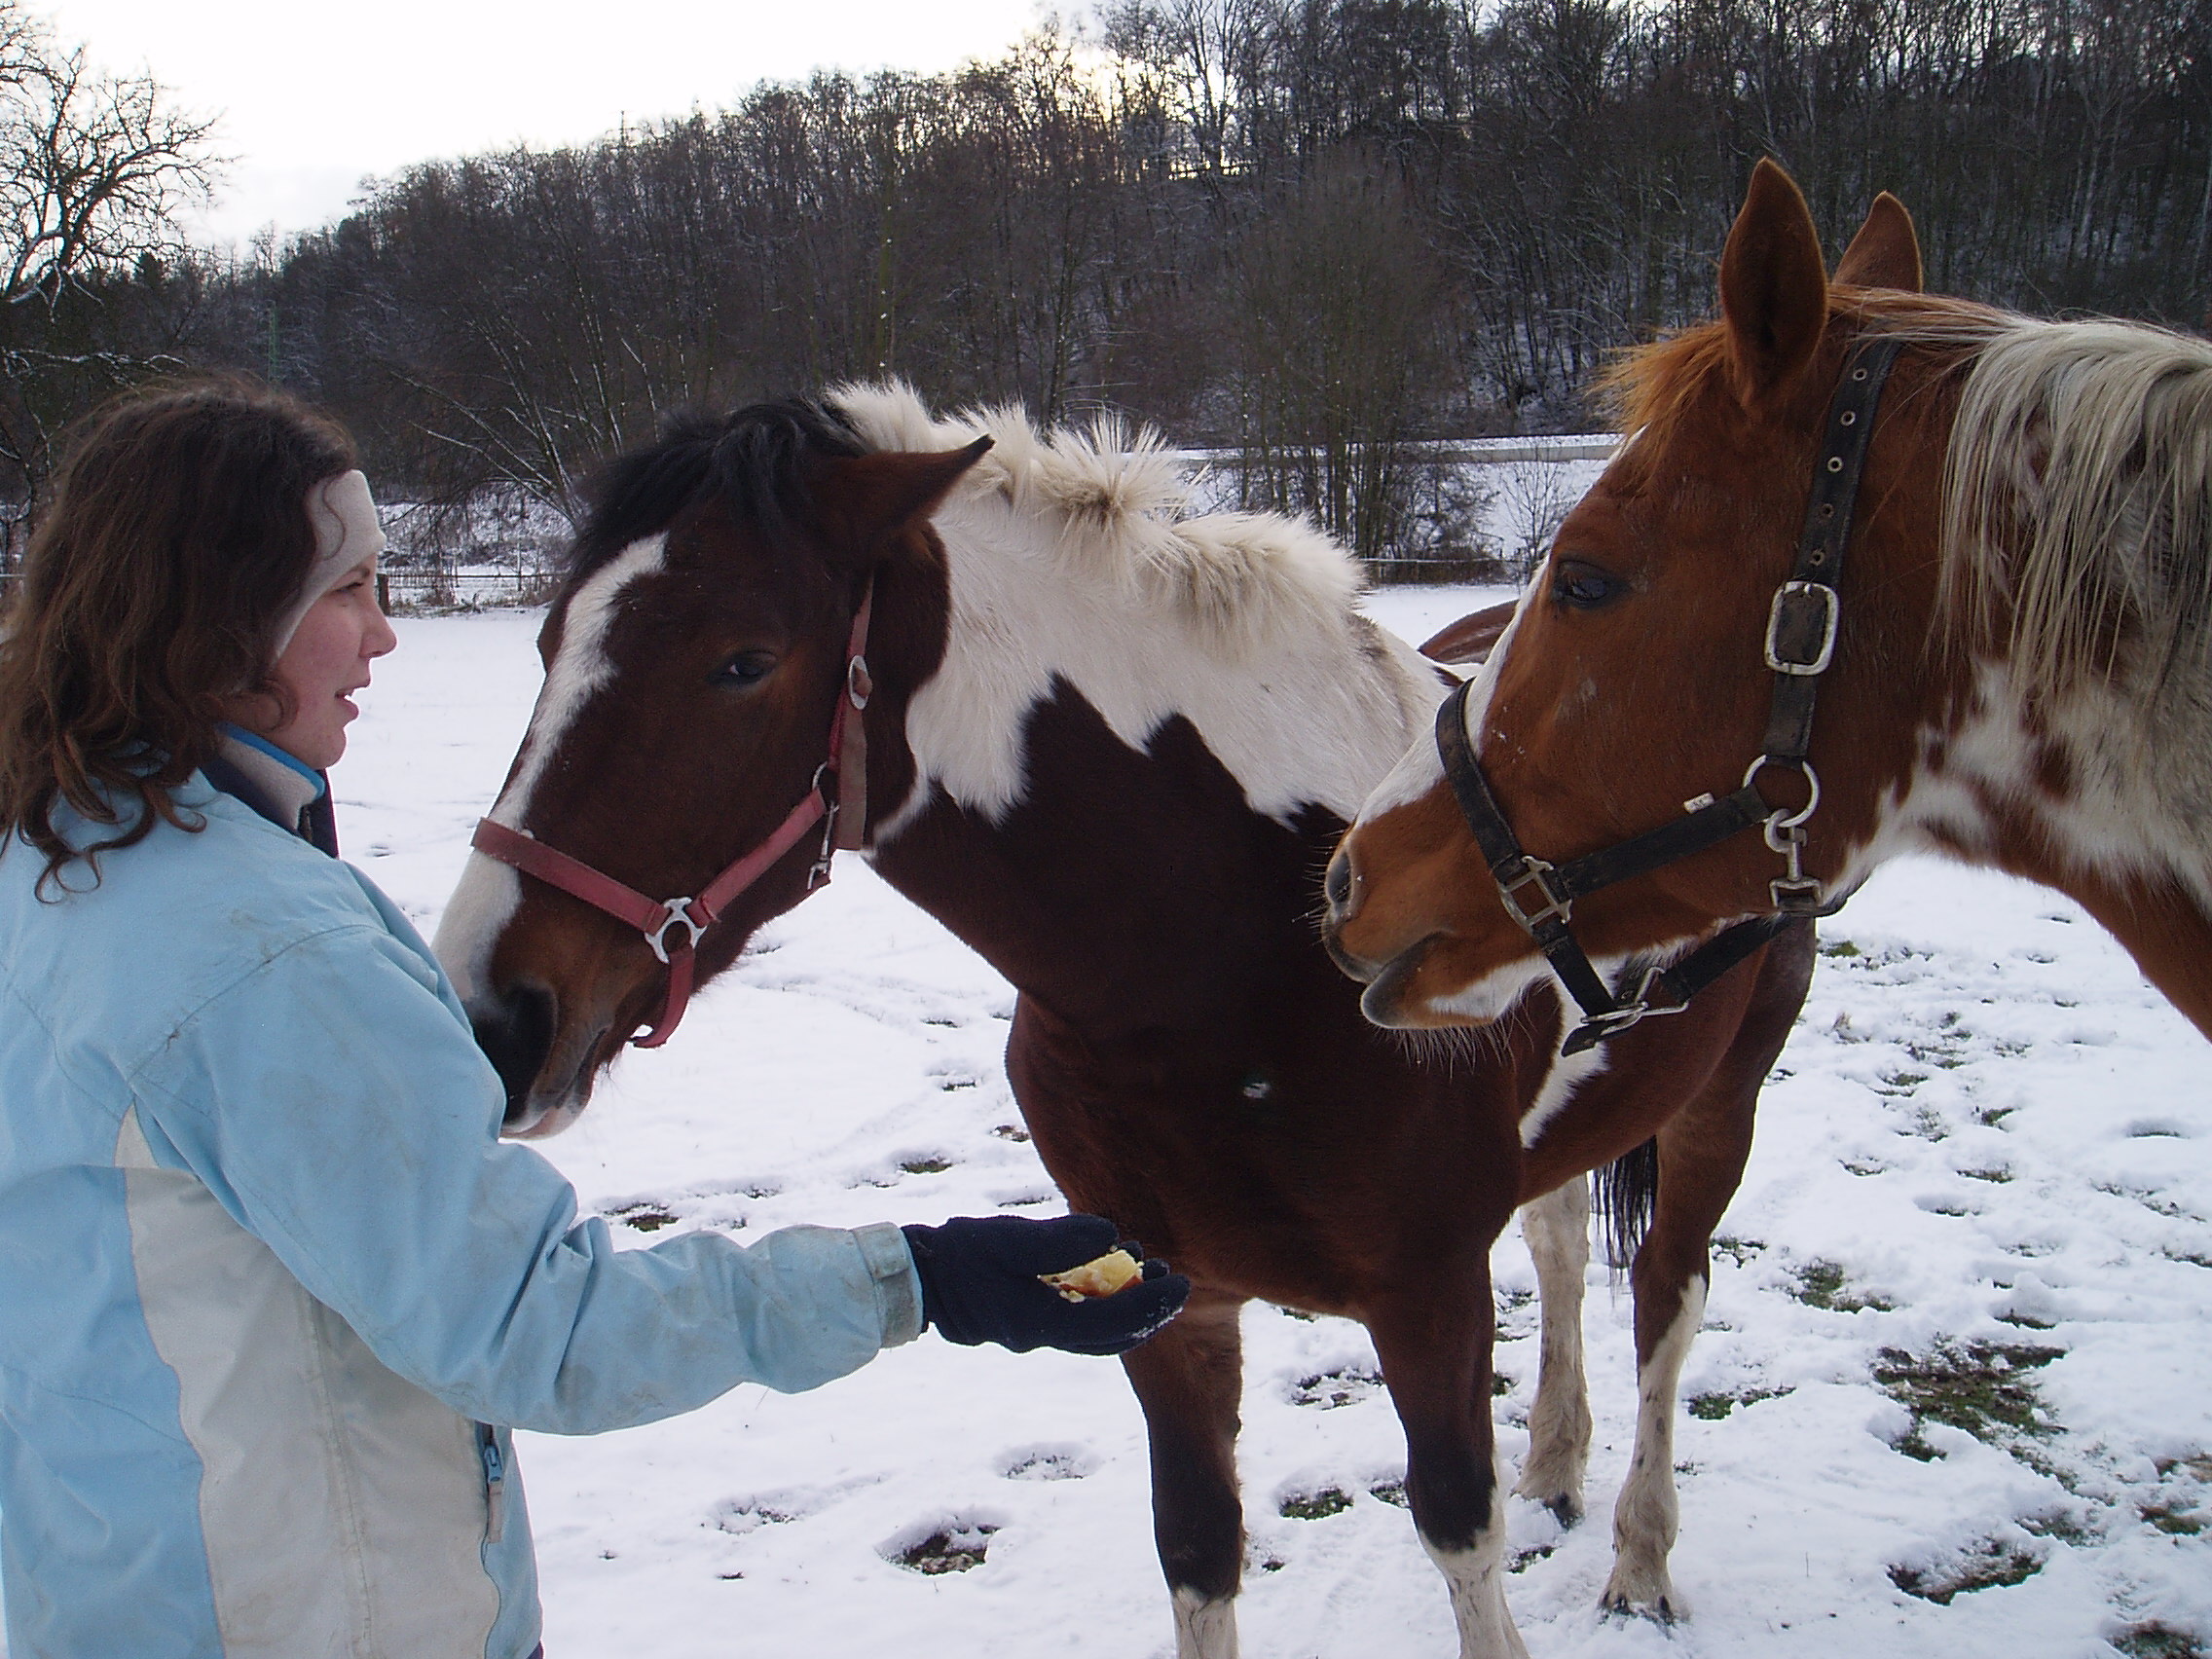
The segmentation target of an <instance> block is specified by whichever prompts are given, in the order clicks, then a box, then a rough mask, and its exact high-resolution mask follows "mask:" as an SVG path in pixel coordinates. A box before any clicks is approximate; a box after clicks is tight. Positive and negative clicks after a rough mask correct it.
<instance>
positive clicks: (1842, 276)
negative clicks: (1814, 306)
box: [1835, 190, 1920, 294]
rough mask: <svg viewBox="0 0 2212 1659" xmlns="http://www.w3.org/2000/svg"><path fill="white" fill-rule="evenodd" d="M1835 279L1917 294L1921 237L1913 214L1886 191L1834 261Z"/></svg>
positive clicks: (1863, 286) (1856, 284)
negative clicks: (1915, 227) (1855, 234)
mask: <svg viewBox="0 0 2212 1659" xmlns="http://www.w3.org/2000/svg"><path fill="white" fill-rule="evenodd" d="M1835 279H1836V280H1837V281H1838V282H1849V283H1851V284H1852V285H1853V286H1854V287H1858V288H1902V289H1903V290H1904V291H1905V292H1906V293H1908V294H1917V293H1919V292H1920V238H1919V237H1918V236H1917V235H1915V234H1914V232H1913V229H1912V215H1911V214H1910V213H1907V212H1906V211H1905V210H1904V203H1901V202H1899V200H1898V199H1897V198H1896V197H1894V196H1892V195H1891V194H1890V193H1889V192H1888V191H1886V190H1885V191H1883V192H1882V194H1881V195H1879V196H1877V197H1875V198H1874V205H1873V206H1871V207H1869V208H1867V209H1866V222H1865V223H1864V224H1863V225H1861V226H1860V227H1859V234H1858V235H1857V236H1855V237H1853V238H1852V239H1851V245H1850V246H1849V247H1847V248H1845V249H1844V250H1843V257H1842V258H1841V259H1839V260H1837V261H1836V266H1835Z"/></svg>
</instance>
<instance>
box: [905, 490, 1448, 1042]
mask: <svg viewBox="0 0 2212 1659" xmlns="http://www.w3.org/2000/svg"><path fill="white" fill-rule="evenodd" d="M946 540H947V542H948V543H951V544H952V545H951V549H950V553H949V557H948V565H949V567H950V570H949V572H948V578H947V583H948V585H947V590H946V597H945V604H946V611H945V616H946V621H945V625H944V633H943V638H944V641H945V646H944V651H943V655H942V658H941V659H940V661H939V662H938V663H937V664H936V666H935V668H934V671H933V672H932V673H931V674H930V675H929V676H928V677H927V679H926V680H925V681H924V682H922V683H921V684H920V685H919V686H917V688H916V689H915V691H914V693H913V695H912V697H911V698H910V700H909V701H908V702H907V703H906V705H905V709H904V716H903V737H904V739H905V742H904V745H903V750H904V755H903V759H905V760H908V761H910V763H911V767H912V771H911V774H910V775H911V778H912V783H911V786H910V788H909V790H908V792H907V794H906V798H905V800H904V802H903V805H902V806H900V807H899V808H898V809H897V810H896V811H895V812H892V813H890V814H888V815H887V817H886V818H885V819H883V820H881V821H879V823H878V828H877V833H876V837H875V839H876V845H877V849H878V850H877V858H876V863H877V867H878V868H879V869H880V870H881V871H882V873H883V874H884V875H885V877H886V878H887V879H888V880H890V881H891V882H892V883H893V885H895V886H897V887H899V888H900V889H901V890H902V891H903V892H905V893H906V894H907V895H908V896H909V897H911V898H912V899H914V900H915V901H916V902H917V903H920V904H921V905H922V906H923V907H924V908H925V909H928V910H930V911H931V912H933V913H934V914H936V915H937V916H938V917H939V918H940V920H942V921H943V922H944V923H945V924H946V925H947V926H949V927H950V928H952V930H953V931H954V932H955V933H957V934H959V935H960V936H961V937H962V938H963V939H964V940H967V941H968V942H969V943H970V944H971V945H973V946H974V947H975V948H976V949H977V951H979V952H980V953H981V954H982V955H983V956H985V957H986V958H987V959H989V960H990V961H991V962H992V963H993V964H994V965H995V966H996V967H998V968H999V970H1000V971H1001V972H1002V973H1004V974H1006V975H1007V977H1009V978H1010V979H1012V980H1013V981H1014V984H1015V985H1016V986H1017V987H1019V988H1020V989H1021V990H1022V991H1023V992H1025V993H1027V994H1029V995H1032V996H1034V997H1036V998H1037V999H1038V1000H1039V1001H1041V1002H1043V1003H1044V1004H1045V1005H1046V1006H1048V1007H1050V1008H1051V1009H1052V1010H1054V1012H1056V1013H1058V1014H1061V1015H1062V1017H1064V1018H1066V1019H1068V1020H1069V1021H1070V1022H1071V1023H1073V1024H1075V1025H1076V1026H1078V1027H1079V1028H1081V1029H1084V1030H1087V1031H1108V1030H1111V1029H1114V1028H1116V1027H1123V1028H1150V1027H1156V1026H1160V1025H1185V1024H1192V1023H1198V1022H1204V1021H1207V1020H1219V1019H1236V1018H1244V1017H1256V1016H1257V1015H1256V1011H1258V1010H1259V1009H1261V1008H1263V1007H1264V1006H1265V1005H1266V1003H1267V1002H1268V1001H1269V1000H1270V999H1271V998H1279V997H1280V996H1281V995H1283V994H1284V993H1285V987H1286V986H1287V985H1288V984H1290V983H1292V982H1294V981H1295V982H1297V983H1299V984H1305V983H1308V982H1309V981H1311V982H1324V981H1328V980H1330V979H1332V978H1333V970H1331V969H1329V967H1328V965H1327V963H1326V960H1325V958H1323V957H1322V955H1321V953H1320V949H1319V944H1318V938H1317V935H1316V934H1315V932H1314V929H1313V925H1312V920H1311V917H1312V912H1313V910H1314V908H1315V907H1316V905H1317V903H1318V883H1319V878H1320V869H1321V866H1322V864H1323V862H1324V861H1325V860H1326V857H1327V853H1328V849H1329V848H1330V846H1332V845H1333V843H1334V839H1335V836H1336V834H1337V833H1338V832H1339V831H1340V830H1341V829H1342V827H1343V825H1344V823H1345V822H1346V820H1348V819H1349V818H1350V817H1351V816H1352V814H1353V813H1354V812H1356V810H1357V808H1358V805H1359V802H1360V801H1361V800H1362V799H1363V798H1364V797H1365V795H1366V793H1367V792H1368V791H1369V790H1370V789H1372V788H1373V786H1374V785H1375V783H1376V782H1377V781H1379V780H1380V778H1381V777H1382V776H1383V773H1384V772H1386V771H1387V770H1388V769H1389V767H1390V766H1391V765H1392V764H1393V763H1394V762H1395V760H1396V759H1397V757H1398V756H1399V755H1400V754H1401V753H1402V752H1403V750H1404V748H1405V746H1406V744H1407V743H1408V742H1409V741H1410V740H1411V735H1412V733H1413V731H1414V729H1416V727H1417V726H1418V725H1419V722H1420V720H1421V719H1425V717H1426V712H1427V705H1428V704H1429V703H1431V702H1433V701H1434V699H1435V697H1436V696H1437V695H1440V690H1438V689H1437V688H1435V687H1434V686H1433V682H1431V681H1429V680H1428V679H1427V677H1425V676H1423V675H1421V674H1420V673H1419V670H1418V669H1413V668H1409V666H1408V665H1407V663H1406V662H1405V660H1404V658H1405V655H1406V654H1407V653H1406V652H1405V650H1404V647H1402V646H1400V645H1396V643H1395V642H1387V641H1383V640H1379V639H1378V638H1377V637H1376V635H1375V632H1374V630H1372V629H1371V628H1370V627H1368V625H1366V624H1365V623H1364V622H1360V621H1357V620H1355V619H1350V618H1349V617H1348V616H1347V615H1346V614H1344V613H1342V611H1341V608H1340V612H1339V613H1338V614H1337V615H1335V616H1333V617H1332V616H1331V615H1329V614H1327V613H1326V612H1320V611H1318V610H1317V611H1316V612H1315V613H1314V614H1311V615H1309V616H1307V617H1306V618H1305V619H1304V620H1303V621H1302V622H1301V623H1299V625H1298V628H1296V629H1292V628H1285V629H1284V630H1283V631H1282V634H1281V637H1278V638H1273V639H1267V638H1262V639H1259V640H1256V641H1255V640H1246V641H1243V642H1242V643H1241V644H1240V645H1238V646H1236V647H1235V648H1231V647H1230V646H1229V645H1224V644H1222V643H1221V642H1220V641H1218V640H1215V641H1209V640H1208V639H1207V638H1206V637H1205V633H1204V630H1203V629H1201V628H1199V627H1198V626H1196V625H1188V624H1185V623H1183V622H1182V621H1181V620H1180V619H1178V618H1175V617H1164V618H1163V617H1161V616H1158V615H1154V614H1148V613H1147V612H1146V611H1145V610H1144V609H1143V608H1140V607H1135V606H1132V605H1131V604H1130V603H1129V601H1128V599H1127V598H1126V596H1125V595H1121V596H1117V595H1115V594H1114V593H1113V592H1112V591H1111V589H1110V588H1104V587H1103V585H1102V589H1101V591H1095V592H1087V591H1086V590H1085V589H1084V587H1083V585H1082V584H1081V583H1060V584H1057V585H1046V584H1041V583H1040V581H1039V579H1038V574H1037V571H1038V565H1037V563H1036V562H1034V561H1031V562H1028V563H1027V564H1026V565H1025V564H1024V563H1023V562H1022V561H1018V560H1011V559H1006V558H999V557H994V556H993V554H992V553H991V552H990V551H989V550H988V549H982V550H978V549H977V547H975V546H973V545H970V546H968V547H965V548H964V547H962V546H961V545H960V543H959V541H958V539H957V531H956V530H955V531H954V532H952V533H948V534H947V535H946ZM1117 599H1118V600H1119V603H1115V601H1116V600H1117ZM1301 994H1304V993H1303V992H1302V993H1301Z"/></svg>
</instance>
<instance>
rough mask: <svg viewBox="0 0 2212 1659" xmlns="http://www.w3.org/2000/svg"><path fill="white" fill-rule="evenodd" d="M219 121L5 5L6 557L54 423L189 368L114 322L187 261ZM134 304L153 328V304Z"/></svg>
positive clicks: (0, 86) (0, 129) (1, 255)
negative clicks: (92, 58)
mask: <svg viewBox="0 0 2212 1659" xmlns="http://www.w3.org/2000/svg"><path fill="white" fill-rule="evenodd" d="M213 126H214V124H213V122H212V121H211V120H209V119H207V118H204V117H201V116H197V115H192V114H188V113H185V112H182V111H179V110H177V109H175V108H173V107H172V106H171V104H170V101H169V96H168V93H167V92H166V91H165V90H164V89H163V88H162V86H161V85H160V84H159V83H158V82H156V81H155V80H153V79H152V78H151V77H150V76H144V75H123V76H119V75H110V74H105V73H102V72H100V71H97V70H95V69H93V68H92V67H91V66H90V64H89V62H88V59H87V56H86V53H85V50H84V49H83V48H82V47H62V46H60V45H58V44H56V42H55V39H54V37H53V34H52V32H51V31H50V30H49V29H48V28H47V26H46V24H45V23H44V22H43V20H41V19H38V18H34V17H32V16H31V15H30V14H28V13H26V12H25V11H24V10H23V9H22V8H21V6H20V5H18V3H17V0H0V499H5V498H10V497H12V498H14V500H15V502H16V505H15V506H14V507H13V508H11V509H10V510H9V512H8V514H7V515H6V516H7V519H8V524H9V528H10V532H11V534H10V535H8V536H7V538H6V541H5V542H4V543H0V561H5V560H8V559H11V558H12V556H13V551H14V542H15V540H16V539H17V537H16V535H15V534H14V532H15V530H16V529H17V528H18V527H24V528H27V525H28V522H29V514H30V511H31V510H32V509H33V508H34V507H35V504H36V500H37V496H38V491H39V487H40V484H41V482H42V480H43V478H44V474H45V469H46V465H47V461H48V455H49V451H50V448H51V444H52V439H53V434H54V432H55V429H56V428H57V427H58V426H59V425H60V424H63V423H64V422H66V421H67V420H68V419H69V418H70V417H72V416H74V415H75V414H77V413H78V412H79V411H81V410H82V409H83V408H84V407H85V406H86V405H87V404H88V403H90V402H92V401H94V400H96V399H97V398H98V397H100V396H103V395H105V394H107V393H108V392H111V391H113V390H114V389H116V388H117V387H123V386H127V385H129V384H130V383H131V382H133V381H136V380H139V379H142V378H144V377H145V375H147V374H148V373H149V372H159V371H161V370H163V369H166V368H175V367H179V366H181V360H180V359H179V358H177V357H176V356H174V355H173V354H171V353H169V352H168V351H166V350H161V349H160V348H159V346H155V347H153V348H151V349H149V347H148V344H147V342H146V339H145V337H144V336H143V334H142V333H140V332H139V331H137V330H135V329H133V328H131V327H129V326H117V325H116V319H115V318H114V317H112V316H109V315H106V314H103V313H112V312H114V311H115V310H116V309H117V308H116V305H115V304H114V301H115V300H116V298H117V297H118V296H117V294H116V292H115V290H118V289H119V288H120V289H122V290H124V292H123V293H122V294H121V298H122V299H124V300H125V301H126V302H133V301H137V300H139V299H142V298H143V297H144V294H145V293H146V292H147V291H149V290H152V289H157V288H160V287H162V286H163V285H164V284H166V281H167V279H168V276H169V273H170V270H171V268H172V267H174V266H175V265H177V264H179V263H181V262H187V261H189V258H190V253H189V250H188V248H187V247H186V244H185V240H184V236H183V233H182V231H181V229H180V227H179V225H178V214H179V212H180V211H181V210H182V209H183V208H184V207H185V206H187V205H188V204H189V203H192V202H194V201H196V200H203V199H204V198H205V196H206V194H207V191H208V189H209V188H210V186H211V185H212V183H213V180H214V177H215V172H216V168H217V166H218V165H219V164H218V162H217V160H216V158H215V157H214V156H213V155H212V154H211V153H210V152H209V149H208V139H209V136H210V134H211V133H212V131H213ZM133 284H135V289H134V290H133ZM124 309H126V310H129V311H131V312H132V313H133V315H132V317H131V319H130V320H131V321H133V322H135V321H137V320H140V319H141V313H142V312H143V309H144V308H143V307H140V306H136V305H132V304H127V305H126V306H125V307H124ZM156 332H157V333H159V332H161V331H160V330H159V329H157V330H156Z"/></svg>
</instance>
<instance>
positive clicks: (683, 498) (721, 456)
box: [565, 397, 867, 586]
mask: <svg viewBox="0 0 2212 1659" xmlns="http://www.w3.org/2000/svg"><path fill="white" fill-rule="evenodd" d="M866 453H867V447H866V445H865V444H864V443H863V442H862V441H861V438H860V434H859V433H858V432H856V431H855V430H854V429H853V426H852V424H851V423H850V422H848V421H847V420H846V419H845V415H844V412H843V411H842V410H840V409H838V408H837V407H836V405H834V404H830V403H823V402H820V401H818V400H816V399H814V398H810V397H779V398H774V399H771V400H769V401H766V402H762V403H752V404H748V405H746V406H745V407H744V408H743V409H738V410H735V411H732V412H731V413H729V414H727V415H708V414H702V413H700V412H697V411H684V412H680V413H677V414H674V415H670V416H668V417H667V418H665V419H664V420H663V421H662V423H661V432H660V436H659V437H658V438H657V439H655V440H654V441H653V442H652V443H650V444H646V445H645V446H643V447H642V448H639V449H634V450H631V451H629V452H628V453H627V454H625V455H621V456H618V457H616V458H615V459H614V460H613V461H609V462H608V464H607V466H606V467H605V468H603V469H602V470H601V472H600V474H599V476H598V477H597V479H595V480H594V482H593V484H592V486H591V489H590V492H589V499H590V502H591V507H590V511H589V513H588V514H587V515H586V516H585V519H584V524H583V528H582V529H581V530H580V531H578V532H577V534H576V538H575V541H574V543H573V544H572V545H571V547H570V550H569V558H568V569H567V571H566V572H565V574H566V577H567V580H568V582H569V583H570V585H571V586H572V585H573V584H574V583H576V582H578V581H580V580H582V579H583V578H584V577H586V576H588V575H590V574H591V573H592V572H593V571H596V570H598V569H599V568H600V567H601V566H602V565H604V564H606V563H607V562H608V560H609V559H612V558H613V557H614V556H615V555H616V554H617V553H619V552H621V551H622V549H623V548H625V547H627V546H629V545H630V544H631V543H632V542H634V541H637V540H640V539H642V538H643V537H645V536H648V535H657V534H658V533H659V532H661V531H664V530H666V529H667V528H668V527H669V526H670V525H672V524H674V523H675V522H676V520H677V519H678V518H680V517H682V514H683V513H684V512H685V511H686V510H687V509H689V508H690V507H691V506H692V505H694V504H695V503H697V502H700V501H703V500H705V499H707V498H710V497H714V498H719V499H721V500H722V501H724V502H726V503H727V504H728V506H729V507H730V509H731V510H732V511H733V512H735V513H736V514H737V515H738V516H739V517H740V518H741V519H746V520H750V521H751V522H753V523H754V524H756V525H758V526H759V527H760V528H761V529H762V530H764V531H766V532H767V533H768V534H769V535H780V534H782V533H783V532H785V531H787V530H789V529H790V528H791V526H792V524H793V522H794V521H795V520H798V519H801V518H803V517H804V514H805V507H806V493H805V477H804V474H805V471H806V464H807V462H808V461H809V460H811V459H816V458H822V459H827V458H830V457H846V458H851V457H854V456H861V455H866Z"/></svg>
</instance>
